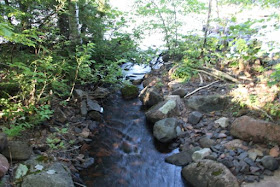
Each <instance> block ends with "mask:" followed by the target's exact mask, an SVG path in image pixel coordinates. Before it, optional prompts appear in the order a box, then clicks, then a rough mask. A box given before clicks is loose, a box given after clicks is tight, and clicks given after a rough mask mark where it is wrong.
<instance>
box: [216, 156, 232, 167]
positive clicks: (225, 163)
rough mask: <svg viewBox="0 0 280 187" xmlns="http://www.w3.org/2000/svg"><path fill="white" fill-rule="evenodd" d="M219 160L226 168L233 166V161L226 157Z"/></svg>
mask: <svg viewBox="0 0 280 187" xmlns="http://www.w3.org/2000/svg"><path fill="white" fill-rule="evenodd" d="M219 162H221V163H222V164H224V165H225V166H226V167H227V168H232V167H233V162H232V160H230V159H228V158H224V159H221V160H220V161H219Z"/></svg>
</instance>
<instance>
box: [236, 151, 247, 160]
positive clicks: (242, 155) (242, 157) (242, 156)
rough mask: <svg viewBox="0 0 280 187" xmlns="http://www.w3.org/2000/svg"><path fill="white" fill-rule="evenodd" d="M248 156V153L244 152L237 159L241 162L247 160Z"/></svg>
mask: <svg viewBox="0 0 280 187" xmlns="http://www.w3.org/2000/svg"><path fill="white" fill-rule="evenodd" d="M247 156H248V153H247V152H243V153H241V154H240V155H239V156H238V157H237V158H238V159H239V160H244V158H246V157H247Z"/></svg>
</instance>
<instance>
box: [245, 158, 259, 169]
mask: <svg viewBox="0 0 280 187" xmlns="http://www.w3.org/2000/svg"><path fill="white" fill-rule="evenodd" d="M244 162H246V163H247V164H249V165H250V166H254V167H255V166H257V165H256V164H255V162H254V161H253V160H252V159H251V158H248V157H247V158H244Z"/></svg>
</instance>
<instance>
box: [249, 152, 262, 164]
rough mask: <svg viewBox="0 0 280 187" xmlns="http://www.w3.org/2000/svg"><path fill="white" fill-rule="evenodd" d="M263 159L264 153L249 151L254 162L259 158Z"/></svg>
mask: <svg viewBox="0 0 280 187" xmlns="http://www.w3.org/2000/svg"><path fill="white" fill-rule="evenodd" d="M258 156H259V157H262V156H263V153H262V151H260V150H258V149H250V150H249V151H248V157H249V158H251V159H252V160H254V161H255V160H256V158H257V157H258Z"/></svg>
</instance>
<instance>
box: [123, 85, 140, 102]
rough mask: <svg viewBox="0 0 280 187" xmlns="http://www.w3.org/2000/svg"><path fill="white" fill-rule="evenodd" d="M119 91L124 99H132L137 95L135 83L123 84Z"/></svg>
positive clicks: (137, 90)
mask: <svg viewBox="0 0 280 187" xmlns="http://www.w3.org/2000/svg"><path fill="white" fill-rule="evenodd" d="M121 93H122V96H123V98H124V99H134V98H136V97H138V94H139V89H138V87H137V86H135V85H125V86H124V87H123V88H122V89H121Z"/></svg>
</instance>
